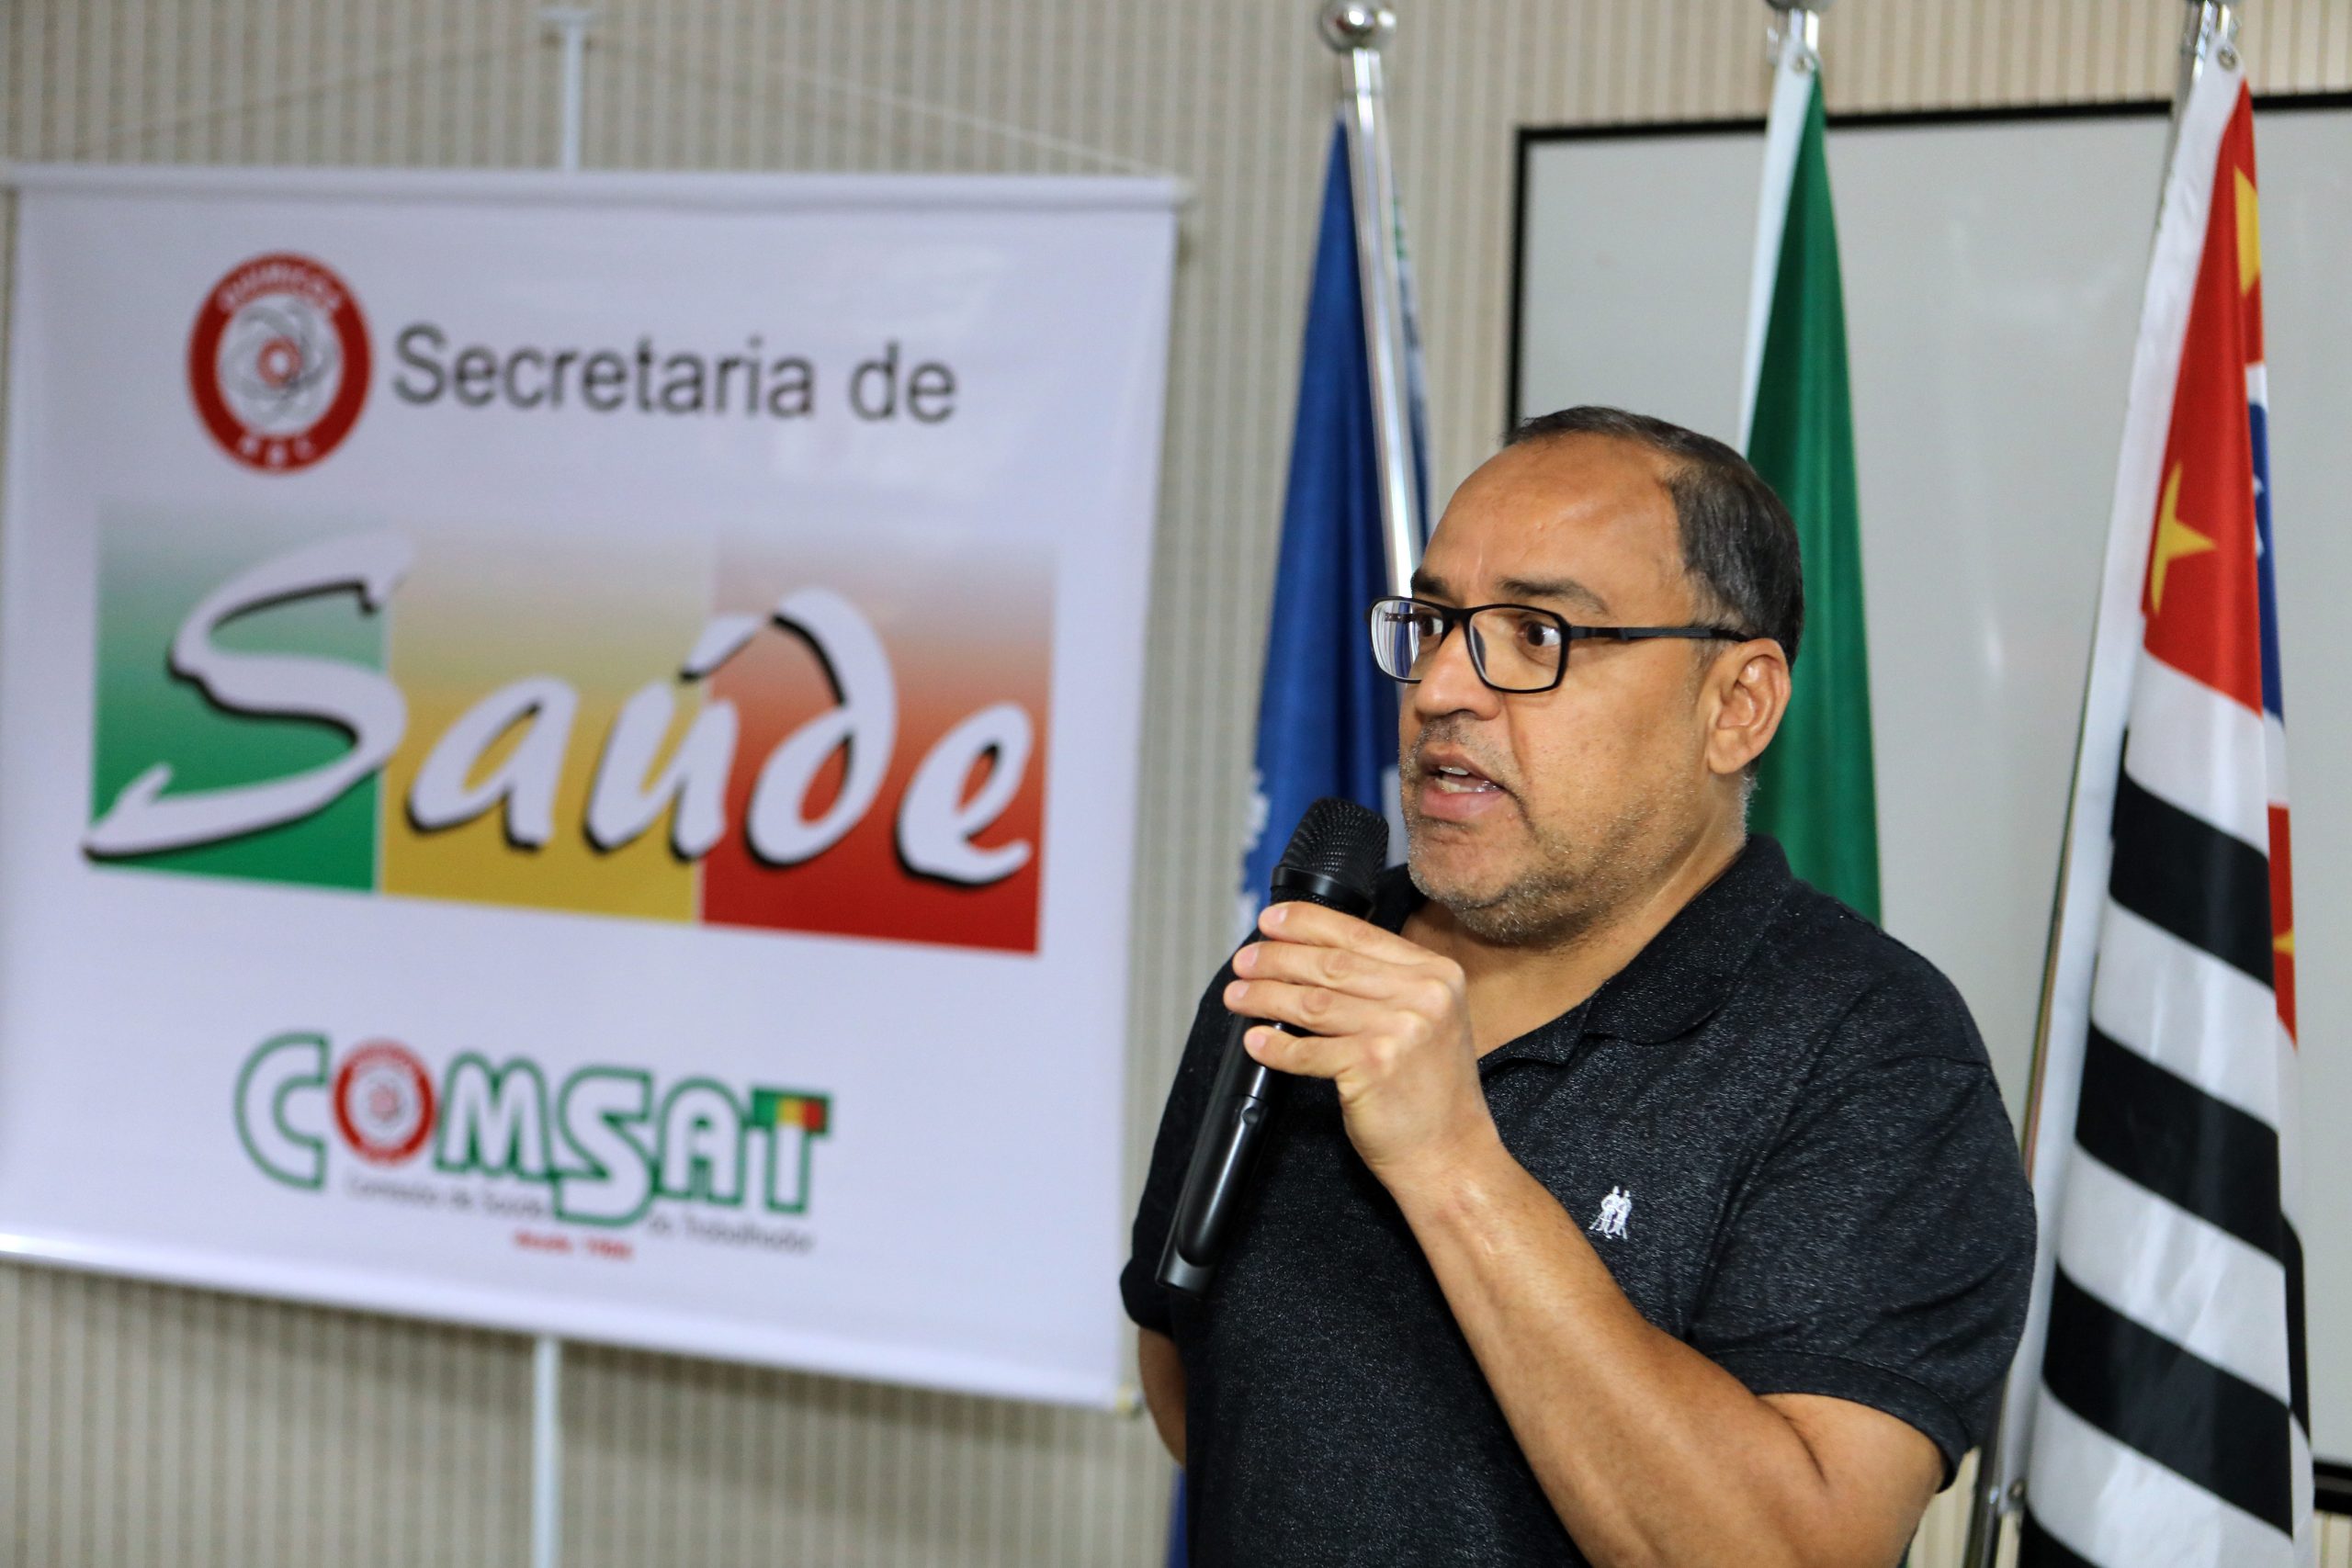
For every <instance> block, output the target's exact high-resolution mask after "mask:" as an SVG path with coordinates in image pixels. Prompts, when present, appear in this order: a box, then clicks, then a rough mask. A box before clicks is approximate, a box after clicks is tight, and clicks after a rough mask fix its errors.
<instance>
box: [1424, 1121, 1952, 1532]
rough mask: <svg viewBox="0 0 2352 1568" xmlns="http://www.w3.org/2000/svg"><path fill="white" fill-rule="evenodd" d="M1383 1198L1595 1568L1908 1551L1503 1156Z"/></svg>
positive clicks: (1899, 1528) (1501, 1151) (1481, 1154)
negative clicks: (1654, 1315) (1638, 1303)
mask: <svg viewBox="0 0 2352 1568" xmlns="http://www.w3.org/2000/svg"><path fill="white" fill-rule="evenodd" d="M1391 1186H1392V1190H1394V1192H1395V1195H1396V1197H1397V1201H1398V1204H1399V1206H1400V1207H1401V1208H1402V1209H1403V1211H1404V1213H1405V1216H1406V1218H1407V1220H1408V1222H1409V1223H1410V1224H1411V1225H1412V1227H1413V1231H1414V1234H1415V1235H1416V1236H1417V1237H1418V1238H1419V1242H1420V1245H1421V1248H1422V1250H1423V1252H1424V1253H1425V1254H1426V1255H1427V1256H1428V1258H1429V1260H1430V1266H1431V1268H1432V1269H1434V1270H1435V1272H1436V1275H1437V1279H1438V1282H1439V1284H1440V1286H1441V1287H1442V1289H1443V1291H1444V1292H1445V1296H1446V1301H1447V1303H1448V1304H1449V1306H1450V1307H1451V1308H1452V1310H1453V1316H1454V1319H1455V1321H1456V1322H1457V1323H1459V1324H1460V1325H1461V1327H1462V1330H1463V1333H1464V1336H1465V1337H1467V1339H1468V1340H1469V1343H1470V1348H1471V1350H1472V1351H1473V1353H1474V1354H1475V1355H1476V1357H1477V1359H1478V1363H1479V1366H1480V1368H1481V1369H1482V1371H1484V1372H1485V1374H1486V1378H1487V1382H1488V1384H1489V1385H1490V1386H1491V1387H1492V1388H1493V1390H1494V1392H1495V1395H1496V1398H1497V1400H1498V1402H1499V1403H1500V1404H1501V1406H1502V1411H1503V1415H1504V1416H1505V1418H1506V1419H1508V1420H1509V1422H1510V1427H1511V1430H1512V1433H1513V1434H1514V1436H1516V1437H1517V1438H1518V1439H1519V1444H1520V1447H1521V1450H1523V1451H1524V1452H1525V1453H1526V1455H1527V1458H1528V1461H1529V1462H1530V1464H1531V1465H1532V1467H1533V1469H1534V1472H1535V1475H1536V1478H1537V1480H1538V1481H1539V1482H1540V1483H1542V1485H1543V1487H1544V1493H1545V1495H1546V1496H1547V1497H1549V1499H1550V1500H1551V1503H1552V1506H1553V1507H1554V1509H1555V1511H1556V1512H1557V1513H1558V1514H1559V1516H1560V1517H1561V1519H1562V1521H1563V1522H1564V1523H1565V1524H1566V1526H1567V1528H1568V1531H1569V1533H1570V1535H1572V1536H1573V1537H1574V1538H1575V1539H1576V1541H1577V1545H1578V1546H1579V1547H1580V1548H1582V1550H1583V1551H1585V1553H1586V1555H1587V1556H1589V1557H1590V1558H1591V1559H1592V1561H1593V1562H1595V1563H1596V1564H1599V1565H1600V1568H1637V1565H1647V1564H1654V1563H1656V1564H1662V1563H1674V1564H1678V1565H1683V1564H1706V1563H1717V1562H1722V1563H1730V1562H1738V1563H1740V1564H1743V1565H1756V1564H1777V1563H1788V1564H1804V1565H1807V1568H1811V1565H1814V1564H1833V1563H1835V1564H1845V1563H1861V1562H1873V1561H1881V1562H1883V1561H1890V1560H1891V1558H1892V1556H1893V1555H1894V1554H1896V1553H1899V1551H1900V1547H1901V1543H1902V1541H1903V1540H1904V1539H1905V1537H1906V1536H1907V1534H1908V1532H1909V1529H1910V1522H1911V1521H1909V1520H1906V1519H1900V1518H1886V1517H1881V1518H1870V1517H1861V1518H1857V1517H1855V1512H1856V1510H1855V1509H1854V1508H1853V1507H1851V1506H1848V1504H1849V1501H1850V1500H1844V1499H1841V1497H1840V1495H1839V1494H1838V1489H1837V1488H1836V1486H1835V1485H1834V1480H1835V1478H1834V1477H1833V1476H1831V1475H1829V1474H1827V1473H1825V1472H1824V1471H1823V1469H1822V1467H1821V1465H1820V1464H1819V1462H1818V1461H1816V1459H1815V1454H1814V1451H1813V1450H1812V1449H1811V1448H1810V1447H1809V1446H1808V1444H1807V1442H1806V1440H1805V1438H1804V1434H1803V1433H1802V1432H1801V1431H1800V1429H1799V1427H1797V1426H1796V1425H1795V1424H1793V1423H1792V1420H1791V1419H1790V1418H1789V1417H1788V1416H1784V1415H1783V1414H1782V1413H1781V1411H1779V1410H1777V1409H1775V1408H1774V1407H1773V1406H1772V1405H1770V1404H1767V1403H1765V1402H1764V1401H1763V1400H1761V1399H1758V1397H1757V1396H1756V1395H1754V1394H1752V1393H1749V1392H1748V1391H1747V1388H1746V1387H1745V1386H1743V1385H1742V1384H1741V1383H1740V1382H1738V1381H1737V1380H1736V1379H1735V1378H1733V1377H1732V1376H1731V1374H1730V1373H1728V1372H1726V1371H1724V1370H1723V1369H1722V1368H1721V1367H1719V1366H1717V1365H1715V1363H1713V1361H1711V1360H1709V1359H1706V1358H1705V1357H1704V1356H1702V1355H1701V1354H1700V1353H1699V1352H1698V1351H1696V1350H1693V1349H1692V1348H1690V1347H1689V1346H1687V1345H1684V1344H1683V1343H1681V1342H1680V1341H1679V1340H1677V1339H1675V1338H1673V1337H1671V1336H1669V1335H1668V1334H1665V1333H1663V1332H1662V1331H1660V1330H1659V1329H1657V1327H1655V1326H1653V1325H1651V1324H1650V1323H1649V1322H1648V1321H1647V1320H1646V1319H1645V1318H1644V1317H1643V1316H1642V1315H1641V1313H1640V1312H1639V1311H1638V1310H1637V1309H1636V1308H1635V1307H1634V1304H1633V1303H1632V1302H1630V1301H1628V1300H1627V1299H1626V1297H1625V1295H1624V1292H1622V1291H1621V1290H1619V1289H1618V1287H1617V1283H1616V1280H1614V1279H1613V1278H1612V1277H1611V1274H1610V1272H1609V1269H1608V1267H1607V1265H1606V1264H1605V1263H1603V1262H1602V1261H1601V1259H1600V1256H1599V1255H1598V1254H1597V1253H1596V1252H1595V1251H1594V1250H1593V1247H1592V1245H1591V1243H1590V1242H1589V1241H1588V1240H1587V1239H1586V1237H1585V1235H1584V1233H1583V1231H1582V1229H1581V1228H1580V1227H1579V1226H1578V1225H1577V1222H1576V1221H1575V1220H1574V1219H1573V1218H1571V1217H1570V1216H1569V1215H1568V1213H1566V1211H1565V1210H1563V1209H1562V1208H1561V1207H1560V1205H1559V1203H1558V1201H1556V1200H1555V1199H1554V1198H1553V1196H1552V1195H1551V1193H1550V1192H1549V1191H1547V1190H1545V1189H1544V1187H1543V1185H1542V1184H1541V1183H1539V1182H1537V1181H1536V1180H1535V1179H1534V1178H1533V1177H1532V1176H1530V1175H1529V1174H1528V1173H1527V1171H1526V1170H1525V1169H1523V1168H1521V1166H1520V1165H1519V1163H1518V1162H1517V1161H1515V1160H1514V1159H1512V1158H1511V1156H1510V1152H1509V1151H1508V1150H1507V1149H1505V1148H1504V1147H1503V1145H1502V1144H1501V1143H1500V1142H1499V1140H1498V1141H1496V1142H1495V1143H1494V1144H1493V1145H1491V1147H1489V1148H1484V1149H1481V1150H1480V1151H1478V1152H1476V1154H1474V1155H1471V1156H1467V1157H1465V1158H1464V1159H1461V1160H1458V1161H1456V1162H1455V1163H1453V1164H1452V1165H1451V1166H1449V1167H1447V1168H1441V1169H1431V1170H1429V1171H1426V1172H1419V1173H1415V1174H1413V1175H1411V1176H1409V1177H1403V1176H1400V1177H1397V1178H1396V1179H1392V1182H1391ZM1890 1542H1891V1543H1892V1547H1893V1549H1894V1550H1893V1551H1892V1552H1890V1551H1888V1550H1887V1547H1888V1544H1889V1543H1890Z"/></svg>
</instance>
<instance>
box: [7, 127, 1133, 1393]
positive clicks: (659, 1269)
mask: <svg viewBox="0 0 2352 1568" xmlns="http://www.w3.org/2000/svg"><path fill="white" fill-rule="evenodd" d="M12 176H13V178H14V181H15V183H16V184H17V186H18V188H19V189H20V191H21V193H22V194H21V197H20V200H19V205H18V209H17V262H16V268H15V274H14V276H15V297H14V299H13V301H12V306H13V314H12V324H13V345H12V351H11V355H10V363H9V367H8V373H9V399H8V408H9V425H8V446H7V468H6V502H5V504H6V514H5V535H0V1249H5V1250H6V1251H8V1252H11V1253H14V1254H16V1255H18V1256H23V1257H29V1258H41V1259H47V1260H51V1261H55V1262H59V1263H64V1264H69V1265H74V1266H79V1267H87V1268H95V1269H112V1270H119V1271H123V1272H127V1273H133V1274H139V1275H144V1276H147V1277H151V1278H158V1279H166V1280H182V1281H186V1282H189V1283H195V1284H201V1285H210V1286H217V1287H220V1288H226V1289H232V1290H240V1291H253V1292H264V1293H269V1294H277V1295H285V1296H289V1297H294V1298H299V1299H303V1300H310V1301H317V1302H325V1303H343V1304H347V1305H352V1306H356V1307H365V1308H369V1309H374V1310H381V1311H390V1312H399V1313H409V1314H421V1315H425V1316H432V1317H441V1318H447V1319H453V1320H458V1321H465V1322H471V1323H479V1324H484V1325H494V1326H500V1327H505V1328H512V1329H517V1330H523V1331H528V1332H537V1333H551V1334H560V1335H563V1336H566V1337H576V1338H582V1339H593V1340H605V1341H610V1342H617V1343H627V1344H635V1345H643V1346H650V1347H654V1348H670V1349H675V1350H680V1351H686V1352H691V1353H696V1354H704V1355H713V1356H723V1357H730V1358H740V1359H752V1360H760V1361H767V1362H773V1363H777V1364H786V1365H793V1366H801V1367H808V1368H812V1369H817V1370H822V1371H834V1372H842V1373H848V1374H853V1375H862V1376H872V1377H879V1378H886V1379H890V1380H895V1381H903V1382H919V1383H930V1384H936V1385H940V1386H944V1387H950V1388H957V1389H965V1390H971V1391H975V1392H982V1393H1000V1394H1008V1395H1015V1396H1023V1397H1034V1398H1044V1399H1055V1400H1065V1401H1072V1402H1090V1403H1101V1402H1107V1401H1109V1400H1110V1399H1111V1398H1112V1397H1113V1394H1114V1389H1115V1387H1116V1386H1117V1384H1118V1382H1120V1381H1121V1369H1120V1366H1119V1359H1120V1358H1119V1346H1120V1343H1121V1331H1120V1321H1119V1313H1118V1307H1117V1303H1116V1298H1115V1292H1114V1286H1113V1281H1114V1279H1115V1277H1116V1272H1117V1266H1118V1261H1119V1258H1121V1256H1122V1255H1123V1253H1122V1247H1121V1234H1120V1231H1121V1221H1122V1218H1123V1216H1122V1214H1121V1213H1120V1209H1119V1199H1120V1187H1121V1170H1122V1165H1121V1159H1120V1148H1119V1143H1120V1129H1121V1127H1122V1125H1123V1122H1124V1118H1123V1114H1122V1111H1123V1100H1122V1086H1121V1076H1122V1063H1123V1056H1124V1052H1123V1039H1124V1033H1125V994H1126V959H1127V930H1128V908H1129V871H1130V867H1131V863H1132V858H1133V838H1134V830H1135V795H1136V750H1137V737H1138V730H1139V723H1138V717H1139V714H1138V710H1139V706H1140V702H1141V695H1142V670H1143V656H1144V639H1143V627H1144V624H1145V609H1146V605H1145V593H1146V578H1147V572H1148V564H1149V559H1150V530H1151V518H1152V510H1153V506H1154V503H1155V498H1156V493H1157V463H1158V453H1159V432H1160V416H1161V403H1162V390H1163V386H1164V378H1165V362H1166V348H1167V328H1168V304H1169V295H1170V265H1171V260H1172V254H1173V244H1174V203H1175V199H1176V198H1175V190H1174V187H1173V186H1170V185H1169V184H1167V183H1165V182H1160V181H1148V180H1109V179H1026V178H993V177H991V178H956V179H933V178H908V177H882V178H864V177H831V176H774V177H771V176H752V177H738V176H680V175H660V176H648V175H532V174H517V175H504V174H501V175H412V174H375V175H370V174H360V173H344V172H334V173H325V172H297V171H249V172H239V173H231V172H215V171H156V170H139V169H129V170H125V169H114V170H95V169H93V170H65V169H40V168H22V169H17V170H15V171H13V172H12Z"/></svg>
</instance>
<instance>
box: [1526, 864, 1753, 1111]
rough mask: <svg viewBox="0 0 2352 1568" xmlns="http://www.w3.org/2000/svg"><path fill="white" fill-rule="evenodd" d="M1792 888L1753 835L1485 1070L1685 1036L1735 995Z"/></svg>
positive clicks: (1555, 1060)
mask: <svg viewBox="0 0 2352 1568" xmlns="http://www.w3.org/2000/svg"><path fill="white" fill-rule="evenodd" d="M1795 885H1796V879H1795V877H1794V876H1792V874H1790V871H1789V860H1788V856H1787V855H1786V854H1784V853H1782V852H1781V846H1780V845H1779V844H1778V843H1777V842H1775V841H1774V840H1772V839H1770V838H1769V837H1767V836H1765V835H1764V834H1761V833H1751V834H1749V835H1748V838H1747V844H1746V845H1745V846H1744V847H1743V848H1742V849H1741V851H1740V852H1739V855H1738V857H1737V858H1736V859H1735V860H1734V861H1733V862H1732V863H1731V864H1730V865H1728V866H1726V867H1724V872H1723V874H1721V875H1720V876H1718V877H1716V878H1715V879H1714V881H1713V882H1711V883H1709V884H1708V885H1707V886H1704V887H1702V888H1701V889H1700V890H1699V892H1698V893H1697V894H1696V895H1695V896H1694V897H1692V898H1691V901H1690V902H1689V903H1687V904H1685V905H1683V906H1682V908H1680V909H1679V910H1677V911H1676V912H1675V916H1674V918H1673V919H1670V920H1668V922H1667V923H1666V926H1665V929H1663V930H1662V931H1659V932H1658V933H1657V935H1656V936H1654V937H1652V938H1651V939H1650V940H1649V944H1648V945H1647V946H1645V947H1644V948H1643V949H1642V951H1641V952H1639V953H1635V954H1634V957H1633V960H1632V961H1631V962H1630V963H1628V964H1626V965H1625V966H1624V967H1623V969H1620V970H1619V971H1617V973H1616V974H1614V975H1611V976H1610V977H1609V978H1608V979H1606V980H1604V981H1602V982H1601V983H1600V989H1598V990H1596V991H1595V992H1593V994H1592V995H1591V996H1590V997H1589V998H1586V999H1585V1000H1584V1001H1583V1002H1581V1003H1579V1004H1578V1005H1577V1007H1575V1008H1573V1009H1571V1010H1569V1011H1567V1012H1566V1013H1564V1014H1562V1015H1561V1016H1560V1017H1558V1018H1556V1019H1555V1020H1553V1021H1551V1022H1550V1023H1547V1024H1545V1025H1544V1026H1543V1027H1542V1028H1540V1029H1534V1030H1531V1031H1529V1032H1527V1033H1525V1034H1523V1035H1521V1036H1520V1038H1518V1039H1517V1040H1513V1041H1510V1042H1508V1043H1505V1044H1503V1045H1500V1046H1498V1047H1497V1048H1496V1049H1495V1050H1493V1051H1490V1052H1488V1053H1487V1055H1486V1056H1485V1057H1483V1058H1482V1059H1481V1060H1480V1063H1479V1065H1480V1066H1482V1067H1492V1066H1499V1065H1501V1064H1502V1063H1504V1062H1508V1061H1536V1062H1550V1063H1553V1064H1555V1065H1559V1066H1564V1065H1566V1063H1567V1062H1568V1061H1569V1059H1570V1058H1571V1057H1573V1056H1574V1055H1576V1050H1577V1043H1579V1042H1580V1041H1581V1040H1582V1038H1583V1037H1584V1036H1586V1035H1589V1034H1590V1035H1607V1036H1609V1037H1611V1038H1612V1039H1619V1040H1630V1041H1636V1042H1639V1043H1645V1044H1653V1045H1655V1044H1663V1043H1666V1042H1668V1041H1669V1040H1678V1039H1680V1038H1681V1037H1682V1036H1683V1035H1686V1034H1688V1033H1690V1032H1691V1031H1692V1030H1694V1029H1696V1028H1698V1027H1699V1026H1700V1025H1701V1024H1702V1023H1704V1022H1706V1021H1707V1020H1708V1019H1710V1018H1712V1017H1713V1016H1714V1013H1715V1010H1717V1009H1718V1008H1720V1007H1722V1006H1723V1004H1724V1000H1725V999H1726V998H1729V997H1730V995H1731V992H1732V987H1734V986H1735V985H1736V984H1737V983H1738V980H1739V976H1740V973H1741V971H1743V970H1744V969H1746V968H1747V961H1748V959H1749V958H1750V957H1751V956H1753V954H1754V953H1755V951H1756V944H1757V943H1758V942H1759V941H1761V940H1762V939H1763V934H1764V931H1765V929H1766V928H1767V927H1768V926H1769V925H1770V923H1771V919H1772V916H1773V914H1774V912H1775V911H1777V910H1778V909H1779V908H1780V907H1781V903H1782V901H1783V900H1785V899H1786V898H1787V897H1788V896H1789V892H1790V890H1791V889H1792V887H1794V886H1795Z"/></svg>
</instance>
